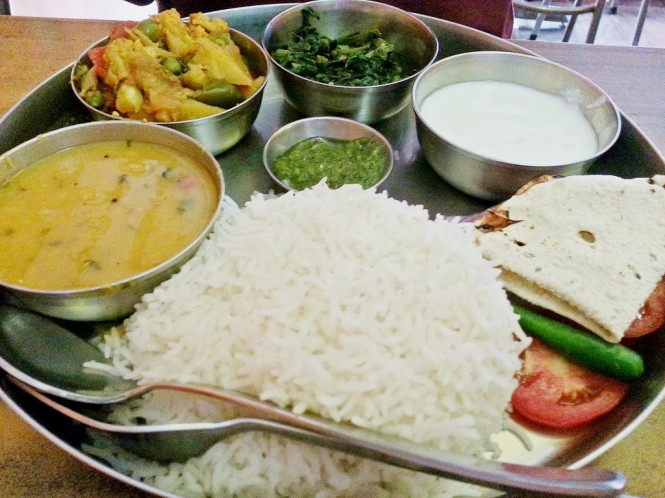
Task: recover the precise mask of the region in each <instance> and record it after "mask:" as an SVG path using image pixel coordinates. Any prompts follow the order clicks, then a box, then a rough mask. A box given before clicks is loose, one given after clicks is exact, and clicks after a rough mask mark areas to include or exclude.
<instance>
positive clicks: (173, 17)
mask: <svg viewBox="0 0 665 498" xmlns="http://www.w3.org/2000/svg"><path fill="white" fill-rule="evenodd" d="M87 55H88V59H89V62H88V61H84V62H81V63H79V64H77V66H76V68H75V71H74V84H75V86H76V88H77V90H78V93H79V95H80V96H81V97H82V98H83V99H84V100H85V101H86V102H87V103H88V104H89V105H91V106H92V107H95V108H97V109H99V110H100V111H104V112H107V113H109V114H111V115H114V116H118V117H126V118H131V119H138V120H142V121H156V122H174V121H186V120H191V119H198V118H204V117H207V116H211V115H215V114H219V113H220V112H223V111H224V110H226V109H229V108H231V107H234V106H235V105H237V104H239V103H240V102H242V101H244V100H246V99H248V98H249V97H250V96H252V95H253V94H254V93H255V92H256V91H257V90H259V88H260V87H261V85H262V84H263V82H264V80H265V76H262V75H254V74H252V72H251V70H250V68H249V66H248V64H247V62H246V60H245V59H244V57H243V55H242V53H241V51H240V48H239V47H238V46H237V45H236V44H235V43H234V41H233V39H232V37H231V31H230V30H229V26H228V24H227V22H226V21H224V20H223V19H217V18H215V19H213V18H209V17H208V16H206V15H204V14H200V13H198V14H192V15H191V16H190V20H189V22H188V23H185V22H183V21H182V19H181V18H180V14H178V12H177V11H176V10H175V9H171V10H166V11H164V12H160V13H159V14H157V15H154V16H152V17H151V18H149V19H146V20H144V21H141V22H139V23H136V22H128V23H123V24H120V25H118V26H116V27H115V28H114V29H113V30H112V31H111V33H110V36H109V42H108V44H106V45H103V46H99V47H96V48H93V49H91V50H90V51H89V52H88V54H87Z"/></svg>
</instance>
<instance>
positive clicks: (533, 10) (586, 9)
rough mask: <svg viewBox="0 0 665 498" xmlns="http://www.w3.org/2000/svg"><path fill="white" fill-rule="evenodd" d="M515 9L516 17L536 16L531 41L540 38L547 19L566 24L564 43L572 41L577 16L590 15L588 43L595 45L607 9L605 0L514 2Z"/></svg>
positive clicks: (527, 0)
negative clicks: (539, 35) (599, 26)
mask: <svg viewBox="0 0 665 498" xmlns="http://www.w3.org/2000/svg"><path fill="white" fill-rule="evenodd" d="M513 6H514V7H515V15H516V16H517V17H520V15H524V14H525V13H526V14H527V16H528V14H531V15H535V23H534V26H533V29H532V30H531V35H530V36H529V39H530V40H535V39H537V38H538V33H539V32H540V29H541V26H542V23H543V21H545V19H550V18H554V19H557V20H561V21H562V22H566V23H567V26H566V31H565V33H564V35H563V41H564V42H567V41H569V40H570V36H571V35H572V33H573V29H574V28H575V23H576V21H577V16H579V15H581V14H590V15H591V16H592V19H591V23H590V24H589V31H588V32H587V37H586V42H587V43H593V42H594V41H595V39H596V33H597V32H598V25H599V24H600V19H601V17H602V15H603V10H604V8H605V0H591V1H589V0H574V1H573V2H557V3H554V2H553V1H552V0H542V1H538V2H536V1H529V0H513Z"/></svg>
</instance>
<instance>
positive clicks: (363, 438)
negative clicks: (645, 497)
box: [9, 376, 626, 497]
mask: <svg viewBox="0 0 665 498" xmlns="http://www.w3.org/2000/svg"><path fill="white" fill-rule="evenodd" d="M9 379H10V380H11V381H12V382H13V383H14V384H16V385H17V386H18V387H20V388H21V389H22V390H24V391H26V392H27V393H29V394H30V395H32V396H34V397H35V398H37V399H39V400H40V401H42V402H43V403H45V404H46V405H48V406H50V407H51V408H53V409H54V410H56V411H58V412H60V413H62V414H63V415H65V416H67V417H70V418H72V419H73V420H76V421H77V422H79V423H81V424H83V425H85V426H87V427H89V428H92V429H94V430H97V431H101V432H103V433H105V434H107V435H108V434H111V435H112V436H114V437H113V439H114V440H115V441H116V442H117V443H118V444H119V445H121V446H124V447H125V448H126V449H129V450H130V451H135V452H137V453H139V454H142V455H141V456H146V457H148V458H157V457H158V456H161V457H162V458H161V459H162V460H164V457H170V459H178V460H182V459H186V458H189V457H192V456H196V455H198V454H200V453H202V452H203V451H205V450H207V449H208V448H209V447H210V446H212V445H213V444H215V443H216V442H218V441H220V440H222V439H224V438H225V437H228V436H231V435H234V434H238V433H241V432H247V431H263V432H270V433H275V434H280V435H283V436H287V437H290V438H293V439H297V440H300V441H303V442H306V443H311V444H314V445H318V446H323V447H327V448H331V449H335V450H340V451H344V452H347V453H351V454H353V455H356V456H360V457H365V458H369V459H373V460H377V461H380V462H383V463H387V464H391V465H396V466H399V467H403V468H408V469H411V470H416V471H420V472H425V473H428V474H433V475H437V476H441V477H446V478H451V479H456V480H461V481H464V482H468V483H472V484H478V485H481V486H487V487H490V488H493V489H496V490H500V491H515V490H521V491H530V493H529V496H531V497H536V496H539V495H541V494H542V495H547V496H550V497H552V496H585V497H613V496H620V494H621V492H622V491H623V490H624V489H625V484H626V480H625V478H624V476H623V475H622V474H621V473H619V472H616V471H610V470H593V469H578V470H569V469H562V468H554V467H531V466H526V465H518V464H509V463H502V462H497V461H493V460H483V459H476V458H472V457H465V456H460V455H451V454H448V453H446V452H443V451H441V450H438V451H437V450H436V449H432V448H426V447H424V446H422V445H416V444H409V443H408V442H405V441H400V440H397V439H391V438H383V437H381V435H379V434H378V433H374V432H370V431H366V430H362V429H358V430H356V428H354V427H347V426H343V425H340V424H333V423H324V421H314V420H311V419H307V420H306V421H305V422H306V423H303V420H301V418H300V417H298V416H296V415H293V414H292V415H293V417H294V418H295V421H296V422H297V423H298V424H299V425H301V426H302V425H308V426H309V427H311V428H312V429H316V430H310V429H307V428H304V427H301V426H295V425H293V424H289V423H284V422H283V421H276V420H267V419H263V418H261V419H256V418H239V419H233V420H229V421H225V422H220V423H217V424H179V425H158V426H121V425H114V424H108V423H106V422H101V421H99V420H95V419H93V418H90V417H88V416H86V415H83V414H81V413H79V412H77V411H75V410H73V409H71V408H69V407H67V406H64V405H61V404H60V403H58V402H56V401H54V400H53V399H51V398H49V397H48V396H45V395H44V394H42V393H40V392H38V391H36V390H34V389H32V388H31V387H29V386H27V385H25V384H24V383H22V382H21V381H19V380H16V379H13V378H12V377H11V376H9ZM291 421H293V420H291ZM146 436H149V437H150V441H151V444H149V445H146ZM162 447H164V448H168V449H169V453H168V454H165V452H164V451H163V450H162ZM146 450H147V451H149V452H150V453H146ZM167 459H168V458H167Z"/></svg>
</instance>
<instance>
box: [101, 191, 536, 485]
mask: <svg viewBox="0 0 665 498" xmlns="http://www.w3.org/2000/svg"><path fill="white" fill-rule="evenodd" d="M498 275H499V270H498V269H497V268H496V267H495V266H494V264H493V263H490V262H488V261H486V260H485V259H483V258H482V256H481V254H480V252H479V250H478V249H477V248H476V247H475V244H474V242H473V234H472V230H471V226H470V225H468V224H461V223H457V222H455V221H448V220H444V219H443V218H441V217H437V218H436V219H435V220H431V219H430V218H429V216H428V213H427V211H426V210H425V209H423V208H422V206H411V205H408V204H406V203H404V202H399V201H396V200H394V199H391V198H389V197H388V196H387V195H386V194H385V193H376V192H375V191H374V190H363V189H362V188H360V187H359V186H354V185H348V186H344V187H342V188H339V189H337V190H331V189H329V188H328V187H327V186H326V185H325V184H320V185H317V186H316V187H314V188H312V189H309V190H305V191H302V192H297V193H295V192H290V193H286V194H284V195H282V196H280V197H274V196H266V195H260V194H255V195H254V196H253V197H252V199H251V200H250V201H249V202H248V203H247V204H246V205H245V206H244V207H243V208H238V207H237V206H236V207H233V206H228V207H227V208H226V209H225V210H224V212H223V215H222V217H221V218H220V220H219V221H218V222H217V224H216V227H215V229H214V231H213V233H212V235H211V236H210V238H209V240H207V241H206V242H205V243H204V245H203V246H202V248H201V249H200V251H199V252H198V253H197V255H196V256H195V257H194V258H193V259H192V260H190V261H189V262H188V263H187V264H186V265H185V266H184V267H183V268H182V270H181V271H180V272H179V273H178V274H176V275H174V276H173V277H172V278H171V279H170V280H168V281H166V282H165V283H163V284H162V285H160V286H159V287H158V288H157V289H155V291H154V292H152V293H150V294H148V295H146V296H145V297H144V299H143V301H142V303H140V304H139V305H138V307H137V311H136V312H135V313H134V314H133V315H132V316H131V317H130V318H128V319H127V321H126V322H125V324H124V332H123V331H122V330H119V329H114V330H113V331H111V333H109V334H107V335H106V336H105V337H104V338H103V343H102V344H101V345H100V347H101V348H102V349H103V350H104V351H105V352H106V354H107V355H108V356H109V357H111V358H112V362H113V365H114V368H115V369H116V370H117V372H119V373H120V374H121V375H123V376H125V377H127V378H132V379H138V380H139V381H140V382H151V381H177V382H194V383H202V384H210V385H216V386H222V387H224V388H228V389H236V390H240V391H244V392H247V393H251V394H254V395H256V396H258V397H260V398H261V399H265V400H270V401H273V402H275V403H277V404H278V405H280V406H283V407H288V408H289V409H291V410H293V411H294V412H297V413H303V412H306V411H311V412H314V413H318V414H320V415H322V416H324V417H327V418H330V419H332V420H335V421H345V422H350V423H353V424H356V425H359V426H363V427H368V428H372V429H376V430H379V431H382V432H384V433H387V434H392V435H397V436H400V437H403V438H407V439H410V440H413V441H417V442H419V443H425V444H428V445H432V446H435V447H439V448H443V449H448V450H452V451H456V452H463V453H466V454H475V455H481V454H483V452H485V451H486V450H488V449H490V447H489V446H488V445H489V443H488V441H489V437H490V435H491V434H492V433H495V432H498V431H500V430H501V429H502V422H503V420H504V417H505V410H506V408H507V406H508V404H509V400H510V396H511V394H512V392H513V390H514V389H515V387H516V385H517V381H516V380H515V376H514V374H515V372H516V371H518V370H519V369H520V366H521V362H520V360H519V354H520V353H521V351H522V350H523V349H524V348H525V347H526V345H527V344H528V339H526V337H525V336H524V335H523V333H522V332H521V330H520V328H519V326H518V322H517V316H516V315H515V314H514V313H513V311H512V308H511V305H510V303H509V301H508V299H507V297H506V293H505V291H504V289H503V288H502V286H501V284H500V283H499V281H498V279H497V277H498ZM229 414H230V413H229V409H228V407H224V406H223V405H221V404H220V403H218V402H216V401H211V400H208V399H201V398H198V397H196V398H195V397H188V396H183V395H182V394H176V395H170V394H168V393H163V392H159V393H154V394H153V395H152V396H149V397H148V398H146V399H145V400H143V401H142V402H141V403H140V404H137V405H135V406H130V407H125V408H124V409H123V410H122V411H119V412H117V413H116V415H115V416H116V419H117V420H118V421H123V422H127V421H131V420H135V419H137V418H138V417H141V418H144V419H147V420H148V421H149V422H155V423H156V422H171V421H194V420H202V421H218V420H221V419H223V418H224V417H228V416H229ZM102 453H103V454H104V455H106V457H107V458H111V457H109V456H108V455H109V453H108V452H100V454H102ZM128 462H131V463H128ZM115 465H117V466H120V467H122V466H124V467H126V468H124V469H123V471H125V472H127V473H128V474H130V475H132V476H133V477H136V478H140V479H144V480H146V481H147V482H149V483H150V484H154V485H156V486H158V487H160V488H162V489H165V490H167V491H169V492H172V493H175V494H177V495H179V496H188V497H189V496H196V497H199V496H201V497H203V496H220V497H231V496H233V497H235V496H242V497H254V496H256V497H259V496H260V497H269V496H289V497H298V496H303V497H320V498H323V497H332V496H368V497H374V496H376V497H384V496H404V497H406V496H409V497H416V496H452V495H454V494H455V491H454V488H455V486H454V485H453V484H451V483H450V481H446V480H444V479H439V478H435V477H433V476H429V475H423V474H419V473H416V472H412V471H407V470H404V469H398V468H394V467H391V466H388V465H384V464H380V463H377V462H372V461H367V460H363V459H359V458H355V457H352V456H348V455H345V454H342V453H337V452H334V451H331V450H326V449H322V448H317V447H311V446H308V445H305V444H302V443H297V442H295V441H291V440H288V439H286V438H282V437H279V436H274V435H268V434H260V433H247V434H241V435H239V436H235V437H233V438H231V439H228V440H225V441H222V442H220V443H218V444H217V445H216V446H214V447H213V448H211V449H210V450H209V451H208V452H207V453H206V454H205V455H203V456H201V457H198V458H194V459H192V460H190V461H188V462H187V463H186V464H171V465H168V466H164V465H157V464H155V463H153V462H146V461H141V460H139V459H132V458H130V457H128V456H127V455H123V457H122V459H120V460H117V461H115ZM451 486H452V487H451ZM451 493H452V494H451Z"/></svg>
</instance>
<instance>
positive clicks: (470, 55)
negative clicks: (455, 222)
mask: <svg viewBox="0 0 665 498" xmlns="http://www.w3.org/2000/svg"><path fill="white" fill-rule="evenodd" d="M487 57H505V58H508V59H511V58H512V59H521V60H530V61H532V63H535V64H542V65H545V66H550V67H554V68H557V70H558V71H562V72H566V73H568V74H570V75H572V76H573V77H575V78H576V79H579V80H580V81H582V82H583V83H584V84H585V85H587V86H588V87H590V88H593V89H594V90H595V91H596V92H598V94H599V95H601V96H602V97H603V99H604V100H605V101H606V102H607V104H608V105H609V107H610V109H611V115H612V116H613V117H614V120H613V121H614V122H615V123H616V129H615V131H614V133H613V135H612V136H611V137H610V138H609V140H608V141H607V144H605V146H603V147H599V148H598V149H597V150H596V151H595V152H594V153H593V154H591V155H586V156H583V157H580V158H578V159H577V160H575V161H571V162H566V163H557V164H548V165H538V164H537V165H529V164H525V163H516V162H510V161H505V160H502V159H498V158H495V157H490V156H486V155H483V154H480V153H478V152H475V151H473V150H470V149H468V148H466V147H462V146H461V145H458V144H456V143H454V142H452V141H451V140H450V139H449V138H447V137H445V136H443V135H442V134H440V133H439V132H437V131H435V130H434V129H433V128H432V127H431V126H430V125H429V123H428V121H427V120H426V119H424V118H423V116H422V112H421V109H420V106H421V103H419V102H418V100H417V99H416V95H417V93H418V90H419V87H420V85H421V84H422V81H423V80H424V79H425V78H427V76H428V75H429V74H431V73H432V72H433V71H436V70H437V69H438V68H439V67H441V66H445V65H447V64H450V63H451V62H455V61H456V60H459V59H475V58H480V59H482V58H487ZM490 79H491V78H486V79H485V80H487V81H488V80H490ZM469 81H480V80H469ZM499 81H500V80H499ZM516 84H520V83H519V82H517V83H516ZM522 85H523V86H526V87H528V88H532V87H531V86H529V85H525V84H522ZM442 86H443V85H442ZM442 86H440V87H438V88H441V87H442ZM541 91H545V90H541ZM545 92H546V91H545ZM547 93H550V92H547ZM430 94H431V93H430ZM430 94H428V95H430ZM550 94H551V95H555V94H552V93H550ZM425 98H426V97H423V99H421V100H424V99H425ZM411 107H412V108H413V111H414V113H415V115H416V119H417V122H418V123H419V125H422V126H425V127H426V128H427V130H428V131H429V132H430V133H432V134H434V135H436V136H437V137H438V138H440V139H441V140H443V141H445V142H446V144H448V145H450V146H452V147H454V148H455V150H457V151H458V152H460V153H463V154H465V155H468V156H470V157H473V158H477V159H480V160H483V161H491V162H492V163H494V164H495V165H498V166H500V167H509V168H521V169H528V170H534V169H537V168H549V169H551V168H565V167H567V166H572V165H575V164H579V163H584V162H587V161H593V160H595V159H596V158H598V157H600V156H602V155H603V154H604V153H605V152H607V151H608V150H609V149H611V148H612V147H613V146H614V144H615V143H616V142H617V140H618V139H619V136H620V135H621V129H622V117H621V113H620V111H619V108H618V107H617V105H616V104H615V102H614V100H613V99H612V98H611V97H610V96H609V95H608V94H607V92H605V90H603V89H602V88H601V87H600V86H598V85H597V84H596V83H594V82H593V81H592V80H591V79H589V78H587V77H586V76H584V75H583V74H581V73H579V72H577V71H575V70H573V69H570V68H568V67H567V66H564V65H563V64H560V63H558V62H554V61H551V60H549V59H546V58H544V57H542V56H539V55H531V54H521V53H514V52H505V51H501V50H478V51H474V52H464V53H460V54H454V55H451V56H448V57H445V58H443V59H440V60H438V61H436V62H434V63H433V64H430V65H429V66H428V67H427V68H425V70H423V71H422V72H421V73H420V74H419V75H418V77H417V78H416V81H415V82H414V84H413V87H412V88H411ZM594 132H595V130H594Z"/></svg>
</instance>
